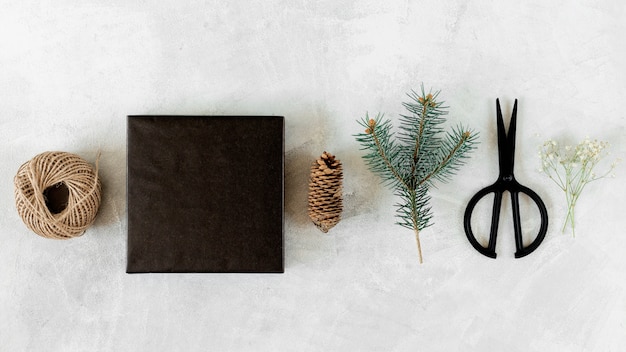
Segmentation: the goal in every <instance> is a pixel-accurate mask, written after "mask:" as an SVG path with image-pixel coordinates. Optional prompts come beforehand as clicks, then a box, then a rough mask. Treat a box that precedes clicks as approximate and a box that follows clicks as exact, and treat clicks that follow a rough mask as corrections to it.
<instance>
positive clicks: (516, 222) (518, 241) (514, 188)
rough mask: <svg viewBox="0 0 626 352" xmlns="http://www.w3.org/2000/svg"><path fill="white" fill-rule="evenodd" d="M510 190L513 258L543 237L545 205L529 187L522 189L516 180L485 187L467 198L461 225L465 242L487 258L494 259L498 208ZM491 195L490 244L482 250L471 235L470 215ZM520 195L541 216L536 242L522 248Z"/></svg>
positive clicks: (520, 255) (546, 218)
mask: <svg viewBox="0 0 626 352" xmlns="http://www.w3.org/2000/svg"><path fill="white" fill-rule="evenodd" d="M505 190H506V191H509V192H510V193H511V203H512V204H511V205H512V211H513V229H514V232H515V247H516V252H515V258H521V257H523V256H526V255H528V254H530V253H532V252H533V251H534V250H535V249H537V247H539V245H540V244H541V242H542V241H543V239H544V238H545V235H546V232H547V230H548V211H547V210H546V206H545V204H544V203H543V201H542V200H541V198H540V197H539V196H538V195H537V193H535V192H534V191H533V190H531V189H530V188H528V187H525V186H522V185H520V184H519V183H517V181H515V180H509V181H508V182H507V183H502V182H496V183H494V184H493V185H491V186H487V187H485V188H483V189H481V190H480V191H478V193H476V194H475V195H474V196H473V197H472V199H470V201H469V203H468V204H467V208H466V209H465V216H464V218H463V226H464V227H465V235H466V236H467V239H468V240H469V242H470V243H471V245H472V246H473V247H474V248H475V249H476V250H477V251H478V252H480V253H481V254H483V255H485V256H487V257H490V258H496V256H497V254H496V238H497V236H498V223H499V220H500V208H501V205H502V194H503V193H504V191H505ZM490 193H493V194H494V199H493V208H492V214H491V229H490V231H489V243H488V244H487V247H483V246H482V245H481V244H480V243H478V241H477V240H476V237H475V236H474V232H473V231H472V226H471V220H472V212H473V211H474V207H476V204H478V202H479V201H480V200H481V199H482V198H484V197H485V196H487V195H488V194H490ZM519 193H524V194H526V195H527V196H528V197H530V199H532V200H533V201H534V202H535V204H536V205H537V207H538V208H539V214H540V215H541V225H540V228H539V233H538V234H537V237H536V238H535V240H534V241H533V242H532V243H531V244H529V245H528V246H526V247H524V243H523V239H522V226H521V220H520V211H519Z"/></svg>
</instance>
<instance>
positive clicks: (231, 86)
mask: <svg viewBox="0 0 626 352" xmlns="http://www.w3.org/2000/svg"><path fill="white" fill-rule="evenodd" d="M0 8H1V9H2V10H1V11H0V212H1V215H0V221H1V223H0V229H1V231H0V317H1V318H0V350H2V351H207V350H210V351H416V350H424V351H520V352H525V351H621V350H623V349H624V348H625V347H624V346H626V256H625V255H624V253H625V252H626V251H625V249H626V237H625V236H624V234H623V231H624V228H626V221H625V220H624V215H623V211H624V207H623V199H624V195H625V192H624V189H625V186H624V177H625V175H626V169H625V168H624V166H623V164H621V165H620V167H619V168H618V169H617V170H616V173H617V178H615V179H606V180H602V181H600V182H597V183H594V184H591V185H590V186H589V187H588V189H587V190H586V192H587V193H586V194H584V195H583V196H582V197H581V200H580V204H579V206H578V213H577V214H578V226H577V236H576V238H572V236H571V235H570V234H569V233H566V234H561V231H560V225H561V224H562V222H563V220H564V217H565V209H564V205H565V204H564V200H563V199H562V197H563V195H562V194H561V193H560V190H558V189H557V188H556V186H555V185H553V184H552V183H550V181H549V180H548V179H547V178H546V177H545V176H543V175H542V174H541V173H539V172H538V171H537V168H538V167H539V164H540V162H539V159H538V158H537V155H536V152H537V149H536V148H537V146H538V145H539V144H541V143H542V142H543V141H544V140H545V139H547V138H550V137H552V138H557V139H560V140H565V141H569V142H576V141H578V140H580V139H582V138H583V137H584V136H586V135H589V136H591V137H596V138H600V139H604V140H607V141H609V142H611V144H612V150H613V153H614V155H613V157H615V156H617V154H621V156H622V157H623V155H624V153H625V152H626V132H625V125H626V124H625V119H624V112H623V102H624V100H625V99H626V38H625V35H624V33H626V6H625V5H624V2H622V1H619V0H613V1H578V2H576V4H574V3H573V2H567V1H551V2H545V1H527V2H524V3H520V2H517V1H515V2H514V1H497V2H496V1H460V0H459V1H439V0H423V1H385V2H381V1H286V0H285V1H278V0H269V1H240V0H235V1H175V0H166V1H157V2H146V1H127V0H109V1H101V0H98V1H96V0H87V1H69V0H60V1H5V0H1V1H0ZM422 82H423V83H424V84H425V86H426V87H427V88H428V87H433V88H435V89H441V90H442V97H443V98H444V100H446V101H447V103H448V105H449V106H450V116H449V120H450V123H451V124H456V123H458V122H464V123H467V124H470V125H471V126H472V127H473V128H474V129H476V130H477V131H479V132H480V134H481V145H480V147H479V150H478V151H477V152H476V153H475V154H474V157H473V158H472V159H471V161H470V162H469V164H468V165H467V166H466V167H465V168H464V169H463V170H462V171H461V172H460V174H459V175H458V176H457V177H456V178H455V179H454V181H453V182H451V183H449V184H445V185H441V186H440V187H439V188H438V189H436V190H434V191H433V193H432V194H433V201H432V206H433V209H434V214H435V218H434V225H433V226H432V227H430V228H428V229H427V230H424V231H423V233H422V238H423V243H422V244H423V248H424V255H425V261H426V262H425V264H423V265H421V266H420V265H419V264H418V263H417V253H416V248H415V241H414V238H413V234H412V233H411V231H408V230H405V229H403V228H400V227H398V226H396V225H394V217H393V216H394V208H393V204H394V203H395V201H396V199H395V198H394V197H393V195H392V192H391V191H389V190H388V189H385V188H383V187H382V186H381V185H380V184H379V180H378V179H377V178H376V177H375V176H374V175H373V174H371V173H370V172H369V171H368V170H367V168H366V167H365V165H364V164H363V162H362V160H361V157H360V156H361V152H360V151H359V146H358V145H357V144H356V142H355V141H354V138H353V137H352V134H354V133H357V132H360V127H359V126H358V125H357V123H356V122H355V120H356V119H358V118H360V117H361V116H363V115H364V114H365V113H366V112H370V113H377V112H384V113H386V114H387V116H389V117H392V118H396V117H397V116H398V114H399V113H401V112H402V106H401V102H402V101H403V100H405V93H406V92H407V91H409V90H410V89H418V88H419V86H420V84H421V83H422ZM496 97H500V99H501V100H502V103H503V110H504V113H505V115H507V116H508V114H509V113H510V110H511V108H512V103H513V99H515V98H519V99H520V107H519V114H518V116H519V122H518V135H517V136H518V140H517V160H516V161H517V164H516V174H517V176H518V179H519V180H520V181H521V182H522V183H524V184H526V185H527V186H529V187H531V188H533V189H535V190H536V191H537V192H538V193H540V194H541V195H542V196H543V199H544V201H545V202H546V204H547V206H548V208H549V209H548V210H549V212H550V221H551V222H550V228H549V231H548V235H547V237H546V239H545V242H544V243H543V244H542V246H541V247H540V248H539V249H538V250H537V251H536V252H535V253H533V254H532V255H531V256H529V257H527V258H524V259H519V260H516V259H514V258H513V252H514V243H513V238H512V235H511V231H512V224H511V221H510V219H509V217H508V216H507V217H504V218H503V219H504V220H503V221H502V223H501V236H500V239H499V240H500V241H499V243H498V248H497V251H498V253H499V257H498V259H497V260H495V261H494V260H490V259H487V258H485V257H482V256H480V255H479V254H478V253H477V252H475V251H474V250H473V249H472V247H471V246H470V245H469V242H468V241H467V240H466V238H465V235H464V233H463V230H462V216H463V211H464V209H465V205H466V204H467V201H468V200H469V198H470V197H471V196H472V195H473V194H474V192H475V191H476V190H478V189H479V188H481V187H482V186H484V185H486V184H488V183H490V182H492V181H493V180H494V179H495V177H496V174H497V154H496V149H495V130H494V120H495V107H494V105H495V104H494V101H495V98H496ZM129 114H269V115H272V114H274V115H284V116H285V117H286V155H285V160H286V191H285V192H286V204H285V246H286V252H285V253H286V272H285V274H283V275H127V274H125V273H124V271H125V261H126V259H125V252H126V244H125V243H126V219H125V214H126V203H125V195H126V188H125V177H126V171H125V162H126V157H125V148H126V147H125V145H126V142H125V136H126V133H125V116H126V115H129ZM46 150H64V151H69V152H74V153H79V154H80V155H82V156H83V157H84V158H86V159H88V160H90V161H93V160H95V157H96V154H97V152H98V150H100V151H101V152H102V158H101V163H100V165H101V176H102V179H103V182H104V200H103V204H102V207H101V212H100V214H99V217H98V219H97V221H96V223H95V225H94V226H93V227H92V228H90V229H89V231H88V232H87V233H86V234H85V235H84V236H83V237H81V238H77V239H73V240H70V241H52V240H46V239H43V238H39V237H37V236H36V235H34V234H32V233H30V232H29V231H28V230H27V229H26V227H25V226H24V225H23V224H22V222H21V220H20V219H19V218H18V216H17V213H16V211H15V209H14V205H13V183H12V179H13V176H14V174H15V172H16V171H17V168H18V167H19V166H20V164H21V163H23V162H25V161H27V160H28V159H30V158H31V157H33V156H34V155H36V154H38V153H40V152H43V151H46ZM324 150H328V151H330V152H332V153H334V154H336V155H337V156H338V157H339V158H340V159H341V160H342V161H343V163H344V168H345V205H346V210H345V214H344V215H345V216H344V220H343V221H342V222H341V223H340V224H339V225H338V226H337V227H336V228H334V229H333V230H332V231H331V232H330V234H328V235H325V234H322V233H321V232H319V231H318V230H317V229H316V228H315V227H314V226H313V225H312V224H311V223H310V222H309V221H308V218H307V216H306V192H307V177H308V167H309V163H310V162H312V161H313V160H314V159H315V157H316V156H318V155H319V154H321V152H322V151H324ZM207 167H210V165H207ZM190 192H193V190H190ZM526 205H527V204H526ZM505 206H506V207H507V208H508V203H505ZM487 208H488V206H487ZM485 209H486V208H485ZM486 212H488V210H487V211H486ZM504 214H505V215H508V212H507V211H506V210H505V212H504ZM481 220H482V222H481ZM477 221H478V223H481V224H484V223H485V222H486V221H488V217H487V215H485V216H484V217H483V218H482V219H480V217H479V219H477ZM533 221H534V222H533ZM524 225H525V226H528V227H530V228H532V227H533V226H537V223H536V220H533V219H532V217H529V218H528V219H527V220H526V221H525V222H524Z"/></svg>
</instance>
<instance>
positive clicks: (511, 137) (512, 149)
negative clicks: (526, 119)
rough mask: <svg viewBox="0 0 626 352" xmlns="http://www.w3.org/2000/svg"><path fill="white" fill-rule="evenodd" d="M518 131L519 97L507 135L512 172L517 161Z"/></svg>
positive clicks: (514, 106)
mask: <svg viewBox="0 0 626 352" xmlns="http://www.w3.org/2000/svg"><path fill="white" fill-rule="evenodd" d="M516 132H517V99H515V104H514V105H513V113H512V114H511V122H510V123H509V132H508V133H507V135H506V137H507V138H506V139H507V142H508V149H509V158H510V159H509V162H510V164H509V165H510V166H509V167H510V168H511V173H512V172H513V163H514V161H515V133H516Z"/></svg>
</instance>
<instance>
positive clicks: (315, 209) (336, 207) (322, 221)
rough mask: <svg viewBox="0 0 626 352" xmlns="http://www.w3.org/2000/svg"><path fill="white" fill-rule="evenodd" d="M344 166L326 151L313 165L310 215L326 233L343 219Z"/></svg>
mask: <svg viewBox="0 0 626 352" xmlns="http://www.w3.org/2000/svg"><path fill="white" fill-rule="evenodd" d="M342 179H343V167H342V165H341V162H340V161H339V160H338V159H335V156H334V155H332V154H330V153H327V152H324V153H323V154H322V155H321V156H320V158H319V159H317V160H316V161H315V162H314V163H313V165H311V177H310V179H309V217H310V218H311V220H313V223H314V224H315V226H317V228H319V229H320V230H321V231H322V232H324V233H326V232H328V230H330V229H331V228H332V227H333V226H335V225H337V223H338V222H339V220H340V219H341V211H342V210H343V198H342V192H341V189H342Z"/></svg>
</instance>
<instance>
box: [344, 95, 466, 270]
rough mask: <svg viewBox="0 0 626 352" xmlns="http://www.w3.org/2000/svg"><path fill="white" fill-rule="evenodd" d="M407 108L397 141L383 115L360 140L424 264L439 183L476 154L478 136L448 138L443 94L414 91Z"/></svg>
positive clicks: (456, 132) (460, 131) (455, 133)
mask: <svg viewBox="0 0 626 352" xmlns="http://www.w3.org/2000/svg"><path fill="white" fill-rule="evenodd" d="M407 96H408V97H409V98H410V101H409V102H406V103H403V104H402V105H403V106H404V107H405V108H406V110H407V111H408V112H409V114H406V115H400V119H399V120H400V127H399V131H398V133H397V138H396V135H395V132H394V131H393V127H392V124H391V121H390V120H389V119H385V117H384V115H383V114H378V115H376V117H374V118H370V117H369V115H368V114H366V115H365V117H364V118H362V119H361V120H359V121H358V122H359V124H360V125H361V126H362V127H364V128H365V132H364V133H359V134H356V135H355V137H356V140H357V142H359V143H360V144H361V147H362V148H361V150H365V151H366V154H365V155H364V156H363V158H364V160H365V162H366V163H367V165H368V166H369V167H370V169H371V170H372V172H374V173H375V174H377V175H379V176H380V177H381V179H382V181H383V183H384V184H385V185H386V186H388V187H390V188H392V189H393V190H394V193H395V194H396V195H397V196H398V197H399V198H400V202H399V203H397V204H396V206H397V208H398V209H397V218H398V221H397V224H399V225H400V226H403V227H405V228H408V229H412V230H414V231H415V237H416V240H417V248H418V253H419V260H420V263H422V262H423V260H422V249H421V244H420V239H419V232H420V231H421V230H422V229H424V228H426V227H428V226H430V225H431V219H432V208H431V207H430V205H429V202H430V195H429V194H428V191H429V189H430V187H432V186H433V184H434V182H435V181H439V182H447V181H449V180H450V178H451V177H452V176H453V175H455V174H456V172H457V171H458V170H459V168H460V167H461V166H462V165H463V164H464V163H465V161H466V160H467V158H468V157H469V153H470V152H471V151H472V150H473V149H475V148H476V143H477V138H478V134H477V133H474V132H473V131H472V130H469V129H467V128H465V127H463V126H462V125H459V126H456V127H455V128H452V129H451V130H450V131H448V132H445V130H444V128H443V124H444V122H445V118H444V116H445V115H447V114H448V107H447V106H444V105H443V102H440V101H438V97H439V91H437V92H435V93H428V94H426V93H425V91H424V87H423V86H422V88H421V92H420V93H417V92H415V91H411V92H410V93H408V94H407Z"/></svg>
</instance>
